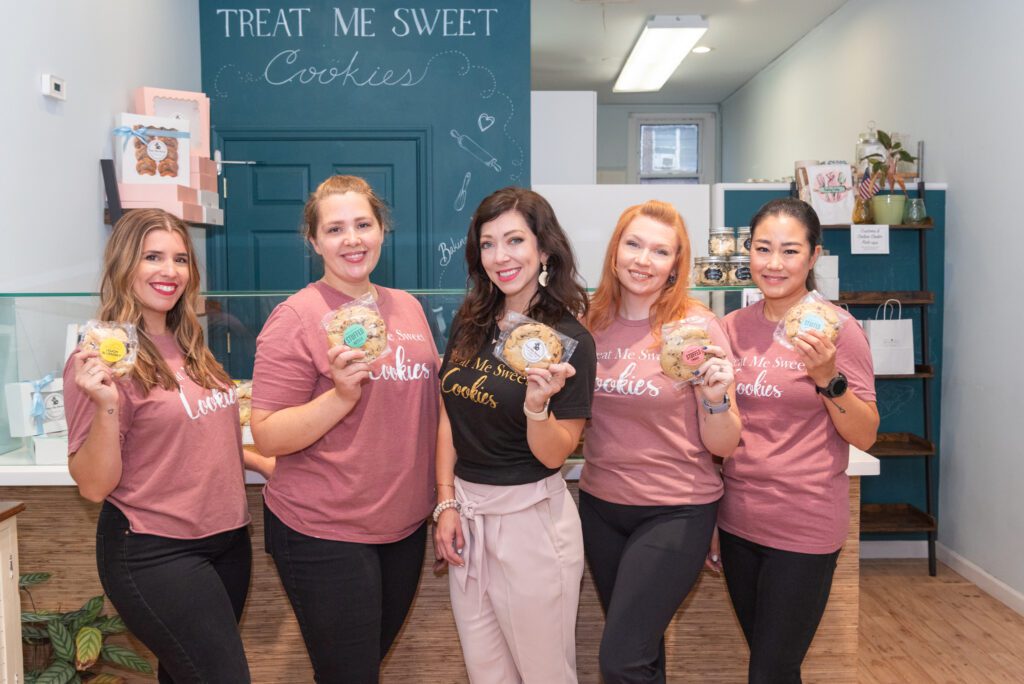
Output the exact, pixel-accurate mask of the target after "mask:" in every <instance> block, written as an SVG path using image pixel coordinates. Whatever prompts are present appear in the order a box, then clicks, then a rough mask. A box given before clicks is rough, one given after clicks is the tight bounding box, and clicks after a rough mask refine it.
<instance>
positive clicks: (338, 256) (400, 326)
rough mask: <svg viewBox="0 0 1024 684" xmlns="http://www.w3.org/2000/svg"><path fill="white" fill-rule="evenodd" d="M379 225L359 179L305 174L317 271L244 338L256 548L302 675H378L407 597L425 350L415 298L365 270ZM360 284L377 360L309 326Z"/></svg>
mask: <svg viewBox="0 0 1024 684" xmlns="http://www.w3.org/2000/svg"><path fill="white" fill-rule="evenodd" d="M388 228H389V225H388V211H387V206H386V205H385V204H384V202H383V201H382V200H381V199H380V197H378V195H377V194H376V193H375V192H374V190H373V189H372V188H371V187H370V185H369V184H368V183H367V182H366V181H365V180H363V179H362V178H358V177H356V176H332V177H330V178H328V179H327V180H325V181H324V182H323V183H321V184H320V186H319V187H318V188H317V189H316V191H315V192H314V193H313V194H312V195H310V197H309V200H308V201H307V202H306V207H305V225H304V231H305V238H306V240H308V241H309V244H310V246H311V247H312V248H313V249H314V250H315V251H316V253H317V254H319V255H320V256H322V257H323V261H324V276H323V278H322V279H321V280H319V281H317V282H315V283H311V284H310V285H308V286H306V287H305V288H303V289H302V290H300V291H299V292H297V293H295V294H294V295H292V296H291V297H289V298H288V299H287V300H285V301H284V302H283V303H281V304H280V305H278V306H277V308H275V309H274V311H273V313H272V314H271V315H270V318H269V319H268V320H267V322H266V324H265V325H264V326H263V330H262V332H260V335H259V338H258V339H257V342H256V365H255V369H254V371H253V392H252V432H253V437H254V438H255V441H256V445H257V447H258V448H259V449H260V451H261V452H262V453H263V454H264V455H267V456H272V457H275V458H276V460H277V466H276V468H275V470H274V476H273V477H272V478H271V480H270V482H269V483H268V484H267V486H266V488H265V489H264V492H263V500H264V508H263V516H264V522H265V530H266V546H267V551H268V552H270V554H271V555H272V556H273V557H274V563H275V564H276V565H277V570H278V574H279V575H280V576H281V583H282V584H283V585H284V588H285V592H286V593H287V594H288V599H289V600H290V601H291V604H292V609H293V610H294V611H295V617H296V618H297V619H298V622H299V628H300V629H301V630H302V637H303V639H304V640H305V642H306V649H307V651H308V652H309V657H310V660H311V661H312V664H313V670H314V674H315V677H316V681H318V682H367V683H369V682H377V681H378V679H379V676H380V663H381V660H382V659H383V658H384V656H385V655H387V652H388V649H390V648H391V644H392V643H393V642H394V640H395V638H396V637H397V635H398V631H399V630H400V629H401V627H402V623H403V622H404V621H405V616H406V614H407V613H408V612H409V607H410V606H411V604H412V599H413V596H414V595H415V593H416V586H417V584H418V582H419V577H420V571H421V569H422V567H423V552H424V549H425V545H426V529H427V526H426V522H425V521H426V519H427V516H428V515H429V514H430V509H431V506H432V505H433V504H432V499H433V489H434V479H433V475H434V444H435V441H436V437H437V420H438V403H439V402H438V380H437V366H438V357H437V349H436V348H435V347H434V340H433V337H432V336H431V333H430V327H429V325H428V324H427V319H426V316H424V314H423V308H422V307H421V306H420V304H419V302H417V301H416V299H415V298H414V297H412V296H411V295H409V294H408V293H406V292H403V291H401V290H394V289H391V288H387V287H383V286H381V285H376V284H374V283H372V282H371V281H370V274H371V273H372V272H373V269H374V268H375V267H376V266H377V263H378V262H379V261H380V256H381V247H382V245H383V244H384V239H385V235H386V231H387V229H388ZM366 295H369V296H370V297H372V298H373V299H374V301H375V302H376V306H377V308H378V309H379V310H380V316H381V318H382V319H383V321H384V323H385V325H386V328H387V339H388V344H389V345H390V348H391V352H390V353H389V354H387V355H385V356H383V357H381V358H380V360H373V359H369V360H367V358H366V354H365V353H364V351H362V350H361V349H359V348H354V347H348V346H346V345H345V344H331V343H330V342H329V341H328V338H327V333H326V331H325V330H324V328H323V327H322V321H323V318H324V316H325V315H327V314H328V313H329V312H331V311H333V310H335V309H338V307H340V306H342V305H344V304H348V303H350V302H352V301H353V300H355V299H357V298H360V297H363V296H366ZM348 339H349V338H348V337H346V341H348ZM352 343H353V344H355V340H353V341H352Z"/></svg>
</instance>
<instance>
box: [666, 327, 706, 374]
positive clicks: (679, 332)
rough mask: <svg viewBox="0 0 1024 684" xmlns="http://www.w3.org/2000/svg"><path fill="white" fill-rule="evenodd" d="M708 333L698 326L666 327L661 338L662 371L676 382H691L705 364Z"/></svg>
mask: <svg viewBox="0 0 1024 684" xmlns="http://www.w3.org/2000/svg"><path fill="white" fill-rule="evenodd" d="M710 344H711V338H710V337H708V332H707V330H705V329H704V328H702V327H700V326H698V325H675V326H665V328H663V329H662V338H661V369H662V370H663V371H664V372H665V375H667V376H669V377H670V378H675V379H676V380H683V381H690V380H692V379H693V374H694V371H696V370H697V369H698V368H700V365H701V364H702V363H704V358H705V354H704V347H706V346H708V345H710Z"/></svg>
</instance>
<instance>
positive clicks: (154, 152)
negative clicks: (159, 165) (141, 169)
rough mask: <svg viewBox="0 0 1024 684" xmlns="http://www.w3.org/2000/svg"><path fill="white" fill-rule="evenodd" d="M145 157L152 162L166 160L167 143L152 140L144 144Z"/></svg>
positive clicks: (155, 139)
mask: <svg viewBox="0 0 1024 684" xmlns="http://www.w3.org/2000/svg"><path fill="white" fill-rule="evenodd" d="M146 155H147V156H148V157H149V158H150V159H152V160H153V161H163V160H164V159H167V143H165V142H164V141H163V140H161V139H160V138H154V139H153V140H150V141H149V142H148V143H147V144H146Z"/></svg>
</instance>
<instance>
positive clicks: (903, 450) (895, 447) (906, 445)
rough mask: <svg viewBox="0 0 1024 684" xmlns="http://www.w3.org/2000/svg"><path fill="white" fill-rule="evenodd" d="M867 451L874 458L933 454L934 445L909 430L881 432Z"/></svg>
mask: <svg viewBox="0 0 1024 684" xmlns="http://www.w3.org/2000/svg"><path fill="white" fill-rule="evenodd" d="M868 453H869V454H871V455H872V456H874V457H876V458H901V457H902V458H906V457H910V456H934V455H935V445H934V444H932V443H931V442H929V441H928V440H927V439H925V438H923V437H918V436H917V435H915V434H913V433H910V432H882V433H879V435H878V441H876V442H875V443H874V445H873V446H872V447H871V448H870V449H868Z"/></svg>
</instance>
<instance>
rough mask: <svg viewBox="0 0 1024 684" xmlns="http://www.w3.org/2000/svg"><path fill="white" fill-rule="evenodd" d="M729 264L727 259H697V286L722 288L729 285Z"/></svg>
mask: <svg viewBox="0 0 1024 684" xmlns="http://www.w3.org/2000/svg"><path fill="white" fill-rule="evenodd" d="M728 266H729V262H728V260H727V259H726V257H718V256H709V257H699V258H698V259H697V268H696V270H697V284H698V285H702V286H704V287H722V286H723V285H726V284H728V283H727V281H726V278H727V276H728V274H727V272H726V269H727V268H728Z"/></svg>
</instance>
